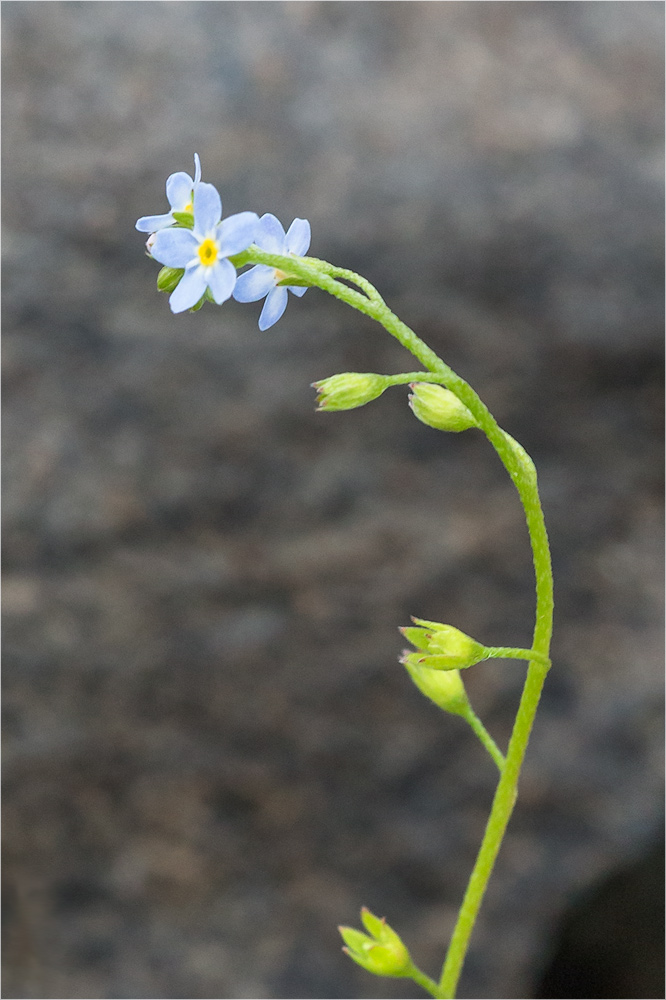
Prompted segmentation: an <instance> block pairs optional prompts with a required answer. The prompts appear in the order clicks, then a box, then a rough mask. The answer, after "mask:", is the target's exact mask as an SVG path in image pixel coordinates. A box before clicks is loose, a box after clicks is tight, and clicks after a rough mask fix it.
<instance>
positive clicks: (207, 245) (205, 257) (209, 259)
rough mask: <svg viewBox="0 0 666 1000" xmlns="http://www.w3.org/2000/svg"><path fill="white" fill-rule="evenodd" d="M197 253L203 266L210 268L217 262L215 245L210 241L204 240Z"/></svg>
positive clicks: (213, 241)
mask: <svg viewBox="0 0 666 1000" xmlns="http://www.w3.org/2000/svg"><path fill="white" fill-rule="evenodd" d="M197 252H198V254H199V260H200V261H201V263H202V264H203V266H204V267H210V266H211V265H212V264H214V263H215V261H216V260H217V243H216V242H215V240H211V239H207V240H204V241H203V243H202V244H201V245H200V247H199V249H198V251H197Z"/></svg>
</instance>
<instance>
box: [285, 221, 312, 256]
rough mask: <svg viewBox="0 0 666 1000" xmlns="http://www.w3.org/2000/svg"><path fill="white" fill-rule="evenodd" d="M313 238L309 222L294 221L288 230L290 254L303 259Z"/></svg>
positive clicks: (287, 240)
mask: <svg viewBox="0 0 666 1000" xmlns="http://www.w3.org/2000/svg"><path fill="white" fill-rule="evenodd" d="M311 238H312V233H311V231H310V223H309V222H308V220H307V219H294V221H293V222H292V224H291V225H290V226H289V229H288V230H287V239H286V244H287V249H288V250H289V252H290V253H293V254H296V256H297V257H302V256H303V254H305V253H307V251H308V247H309V246H310V240H311Z"/></svg>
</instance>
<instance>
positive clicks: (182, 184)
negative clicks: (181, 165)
mask: <svg viewBox="0 0 666 1000" xmlns="http://www.w3.org/2000/svg"><path fill="white" fill-rule="evenodd" d="M193 186H194V181H193V180H192V178H191V177H190V175H189V174H186V173H183V171H182V170H181V171H180V172H179V173H177V174H171V177H169V178H168V179H167V182H166V194H167V198H168V199H169V204H170V205H171V207H172V208H173V209H175V210H176V212H182V211H183V209H184V208H185V206H186V205H189V203H190V201H191V200H192V187H193Z"/></svg>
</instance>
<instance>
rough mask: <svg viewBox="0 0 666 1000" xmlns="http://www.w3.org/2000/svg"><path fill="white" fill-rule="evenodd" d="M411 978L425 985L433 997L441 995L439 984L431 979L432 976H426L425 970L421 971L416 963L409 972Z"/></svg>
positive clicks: (424, 987) (427, 991) (425, 988)
mask: <svg viewBox="0 0 666 1000" xmlns="http://www.w3.org/2000/svg"><path fill="white" fill-rule="evenodd" d="M409 978H410V979H412V980H413V981H414V982H415V983H417V984H418V985H419V986H421V987H423V989H424V990H425V991H426V993H429V994H430V996H431V997H438V996H439V984H438V983H436V982H435V980H434V979H431V978H430V976H426V974H425V972H421V970H420V969H419V968H417V967H416V966H415V965H414V964H412V968H411V970H410V973H409Z"/></svg>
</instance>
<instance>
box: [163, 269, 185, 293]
mask: <svg viewBox="0 0 666 1000" xmlns="http://www.w3.org/2000/svg"><path fill="white" fill-rule="evenodd" d="M184 274H185V268H184V267H163V268H162V270H161V271H160V273H159V274H158V275H157V291H158V292H172V291H173V290H174V288H175V287H176V285H177V284H178V282H179V281H180V279H181V278H182V277H183V275H184Z"/></svg>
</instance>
